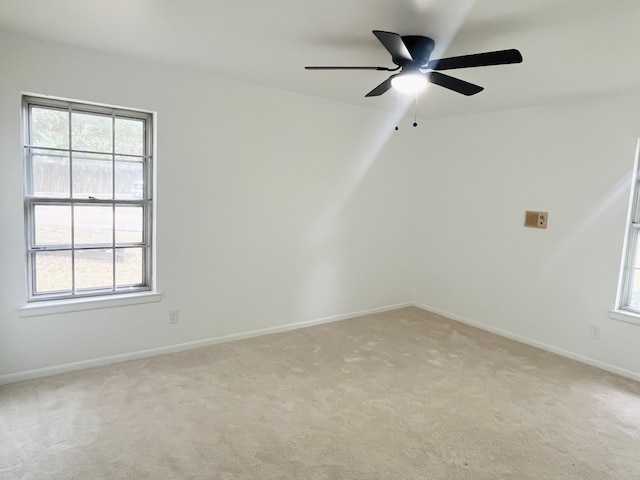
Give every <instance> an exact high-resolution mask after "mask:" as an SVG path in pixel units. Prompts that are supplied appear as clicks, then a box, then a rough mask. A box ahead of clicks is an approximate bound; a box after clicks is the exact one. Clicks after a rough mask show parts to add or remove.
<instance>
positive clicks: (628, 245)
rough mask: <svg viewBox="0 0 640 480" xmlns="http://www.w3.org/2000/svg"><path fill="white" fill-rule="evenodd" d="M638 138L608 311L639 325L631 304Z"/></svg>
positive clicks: (638, 234) (639, 312) (639, 214)
mask: <svg viewBox="0 0 640 480" xmlns="http://www.w3.org/2000/svg"><path fill="white" fill-rule="evenodd" d="M639 169H640V138H639V139H638V140H637V142H636V151H635V161H634V165H633V177H632V179H633V180H632V183H631V193H630V196H629V209H628V213H627V224H626V230H625V239H624V244H623V248H622V262H621V265H620V276H619V279H618V290H617V292H616V305H615V308H614V310H612V311H610V312H609V316H610V317H611V318H613V319H615V320H622V321H624V322H628V323H633V324H637V325H640V307H634V306H632V305H631V295H632V292H633V273H634V271H640V267H638V266H634V265H636V264H640V261H639V260H640V259H637V258H636V255H637V254H638V255H640V252H636V249H635V245H636V243H637V241H638V239H639V238H640V170H639Z"/></svg>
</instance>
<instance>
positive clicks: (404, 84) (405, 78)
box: [391, 73, 428, 93]
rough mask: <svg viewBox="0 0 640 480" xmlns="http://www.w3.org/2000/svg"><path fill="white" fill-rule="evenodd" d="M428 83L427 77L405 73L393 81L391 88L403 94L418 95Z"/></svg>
mask: <svg viewBox="0 0 640 480" xmlns="http://www.w3.org/2000/svg"><path fill="white" fill-rule="evenodd" d="M427 83H428V81H427V77H426V76H425V75H423V74H421V73H403V74H400V75H398V76H397V77H393V79H391V86H392V87H393V88H395V89H396V90H398V91H399V92H402V93H418V92H420V91H422V90H424V88H425V87H426V86H427Z"/></svg>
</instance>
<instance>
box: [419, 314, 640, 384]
mask: <svg viewBox="0 0 640 480" xmlns="http://www.w3.org/2000/svg"><path fill="white" fill-rule="evenodd" d="M412 306H414V307H417V308H419V309H421V310H424V311H426V312H431V313H435V314H437V315H441V316H443V317H446V318H449V319H451V320H455V321H456V322H460V323H464V324H466V325H470V326H472V327H476V328H478V329H480V330H484V331H486V332H489V333H494V334H496V335H500V336H501V337H505V338H509V339H511V340H515V341H516V342H520V343H524V344H526V345H530V346H532V347H536V348H539V349H541V350H546V351H547V352H551V353H555V354H556V355H560V356H561V357H566V358H570V359H571V360H576V361H578V362H580V363H584V364H587V365H591V366H592V367H596V368H599V369H601V370H605V371H607V372H611V373H615V374H617V375H621V376H623V377H627V378H630V379H632V380H636V381H640V373H637V372H634V371H632V370H627V369H625V368H620V367H616V366H615V365H610V364H608V363H605V362H601V361H600V360H596V359H594V358H590V357H585V356H584V355H579V354H577V353H574V352H571V351H569V350H564V349H562V348H558V347H554V346H553V345H548V344H546V343H543V342H538V341H536V340H531V339H529V338H526V337H523V336H520V335H517V334H515V333H512V332H509V331H506V330H502V329H500V328H495V327H492V326H490V325H486V324H484V323H480V322H476V321H474V320H471V319H469V318H466V317H462V316H460V315H456V314H454V313H450V312H445V311H443V310H440V309H438V308H433V307H430V306H428V305H422V304H419V303H413V304H412Z"/></svg>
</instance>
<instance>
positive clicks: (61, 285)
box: [35, 251, 71, 293]
mask: <svg viewBox="0 0 640 480" xmlns="http://www.w3.org/2000/svg"><path fill="white" fill-rule="evenodd" d="M35 267H36V268H35V270H36V274H35V281H36V287H35V293H53V292H71V252H69V251H66V252H36V253H35Z"/></svg>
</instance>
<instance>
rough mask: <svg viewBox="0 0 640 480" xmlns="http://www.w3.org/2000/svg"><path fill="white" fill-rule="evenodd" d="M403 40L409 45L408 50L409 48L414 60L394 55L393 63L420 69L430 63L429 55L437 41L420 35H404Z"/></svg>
mask: <svg viewBox="0 0 640 480" xmlns="http://www.w3.org/2000/svg"><path fill="white" fill-rule="evenodd" d="M402 42H403V43H404V44H405V46H406V47H407V50H409V53H410V54H411V57H412V58H413V60H412V61H407V59H405V58H395V57H394V58H393V63H395V64H396V65H400V66H401V67H403V68H405V67H409V68H412V69H413V68H415V69H418V68H420V67H423V66H425V65H426V64H427V63H429V57H430V56H431V52H433V49H434V47H435V45H436V42H435V41H434V40H433V39H431V38H429V37H423V36H420V35H404V36H403V37H402Z"/></svg>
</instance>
